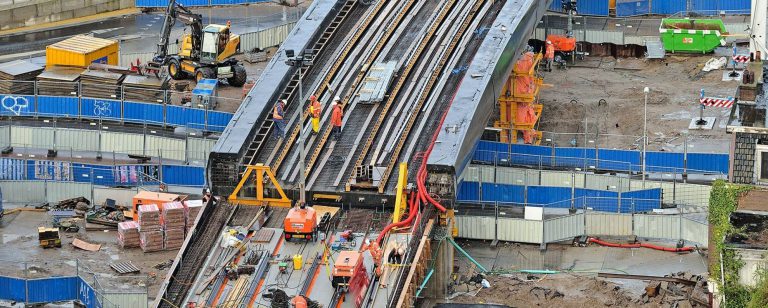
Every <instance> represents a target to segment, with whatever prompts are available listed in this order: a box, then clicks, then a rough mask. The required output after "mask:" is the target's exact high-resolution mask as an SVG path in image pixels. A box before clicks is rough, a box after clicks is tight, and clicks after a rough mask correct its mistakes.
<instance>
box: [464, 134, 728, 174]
mask: <svg viewBox="0 0 768 308" xmlns="http://www.w3.org/2000/svg"><path fill="white" fill-rule="evenodd" d="M472 161H473V162H474V163H478V164H492V165H498V166H532V167H538V168H539V169H544V168H551V169H572V168H580V169H582V170H603V171H619V172H642V171H643V163H642V151H637V150H614V149H600V148H597V149H595V148H565V147H546V146H536V145H525V144H512V145H510V144H506V143H501V142H493V141H485V140H481V141H480V142H478V144H477V147H476V149H475V152H474V155H473V157H472ZM729 161H730V160H729V155H728V154H711V153H671V152H655V151H648V152H646V164H645V171H646V172H660V173H673V174H709V175H727V174H728V171H729Z"/></svg>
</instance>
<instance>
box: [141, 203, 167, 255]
mask: <svg viewBox="0 0 768 308" xmlns="http://www.w3.org/2000/svg"><path fill="white" fill-rule="evenodd" d="M137 217H138V218H137V222H138V224H139V239H140V246H141V250H143V251H144V252H154V251H160V250H163V230H162V229H161V226H160V210H159V209H158V208H157V205H156V204H145V205H139V211H138V214H137Z"/></svg>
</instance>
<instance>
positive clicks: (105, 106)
mask: <svg viewBox="0 0 768 308" xmlns="http://www.w3.org/2000/svg"><path fill="white" fill-rule="evenodd" d="M0 106H2V108H0V115H2V116H45V117H66V118H72V117H75V118H86V119H105V120H120V121H125V122H132V123H140V124H144V123H149V124H156V125H161V124H162V125H171V126H179V127H190V128H195V129H201V130H207V131H214V132H222V131H224V129H225V128H226V127H227V124H228V123H229V121H230V120H232V117H233V116H234V115H233V114H232V113H227V112H220V111H209V110H205V109H197V108H190V107H182V106H173V105H165V104H159V103H140V102H132V101H125V102H123V101H120V100H114V99H100V98H88V97H83V98H78V97H69V96H44V95H38V96H34V95H11V94H0Z"/></svg>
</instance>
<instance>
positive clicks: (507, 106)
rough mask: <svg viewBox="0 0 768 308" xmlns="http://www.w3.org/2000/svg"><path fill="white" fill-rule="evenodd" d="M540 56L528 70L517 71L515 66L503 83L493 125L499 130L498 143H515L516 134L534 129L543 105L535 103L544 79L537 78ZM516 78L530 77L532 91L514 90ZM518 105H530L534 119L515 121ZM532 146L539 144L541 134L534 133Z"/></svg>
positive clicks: (540, 55) (535, 58)
mask: <svg viewBox="0 0 768 308" xmlns="http://www.w3.org/2000/svg"><path fill="white" fill-rule="evenodd" d="M541 59H542V54H540V53H539V54H536V55H534V58H533V65H531V68H530V69H528V70H525V71H524V70H519V69H517V65H515V68H514V69H513V71H512V73H511V74H510V75H509V77H507V81H506V82H505V83H504V87H503V88H502V90H501V94H502V95H501V97H499V120H498V121H496V122H495V123H494V127H496V128H499V129H501V132H500V134H499V135H500V139H501V140H500V141H501V142H505V143H517V142H518V138H517V136H518V132H521V131H527V130H532V129H534V127H536V123H538V121H539V118H540V117H541V113H542V110H543V107H544V106H543V105H541V104H538V103H536V101H537V98H538V96H539V91H541V87H542V86H543V84H544V79H543V78H541V77H539V76H538V73H537V68H538V67H539V62H541ZM518 77H530V78H532V82H533V85H532V86H533V91H531V92H530V93H520V91H518V90H517V89H516V88H515V79H516V78H518ZM518 104H531V105H532V107H533V110H534V113H535V114H536V117H535V119H534V120H533V121H532V122H521V121H519V120H518V119H517V109H518ZM533 143H534V144H539V143H541V132H536V136H535V137H534V141H533Z"/></svg>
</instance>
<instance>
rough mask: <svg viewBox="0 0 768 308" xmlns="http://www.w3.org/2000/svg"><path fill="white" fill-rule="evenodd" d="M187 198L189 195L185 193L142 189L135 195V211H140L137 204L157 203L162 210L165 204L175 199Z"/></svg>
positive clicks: (182, 199)
mask: <svg viewBox="0 0 768 308" xmlns="http://www.w3.org/2000/svg"><path fill="white" fill-rule="evenodd" d="M186 199H187V196H185V195H177V194H168V193H158V192H153V191H140V192H139V193H138V194H136V195H134V196H133V212H134V213H136V212H137V211H138V207H137V205H139V204H157V206H158V208H159V210H160V211H162V210H163V204H165V203H171V202H174V201H184V200H186Z"/></svg>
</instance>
